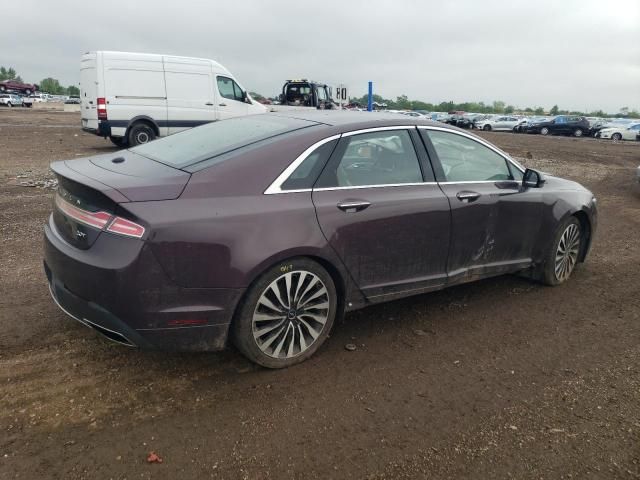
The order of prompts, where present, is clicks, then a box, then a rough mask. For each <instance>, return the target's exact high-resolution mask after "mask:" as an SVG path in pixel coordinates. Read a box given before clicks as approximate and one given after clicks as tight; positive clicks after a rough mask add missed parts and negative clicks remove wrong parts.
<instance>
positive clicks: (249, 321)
mask: <svg viewBox="0 0 640 480" xmlns="http://www.w3.org/2000/svg"><path fill="white" fill-rule="evenodd" d="M300 291H302V293H300ZM276 292H278V293H279V294H278V295H277V294H276ZM287 292H293V302H291V301H290V300H289V296H290V294H288V293H287ZM302 300H304V301H305V302H306V303H303V304H302V305H306V307H305V308H304V309H301V308H300V304H301V301H302ZM309 305H310V306H309ZM337 306H338V298H337V293H336V288H335V285H334V283H333V279H332V278H331V276H330V275H329V274H328V273H327V271H326V270H325V269H324V268H323V267H322V266H320V265H319V264H318V263H316V262H314V261H312V260H310V259H307V258H304V257H296V258H292V259H290V260H287V261H283V262H280V263H279V264H278V265H276V266H274V267H272V268H270V269H269V270H267V271H266V272H265V273H263V274H262V275H261V276H260V278H258V280H257V281H256V282H255V283H254V284H253V285H252V286H251V287H250V288H249V290H247V293H246V294H245V297H244V299H243V301H242V303H241V305H240V307H239V309H238V311H237V312H236V316H235V318H234V320H233V324H232V326H231V328H232V338H233V342H234V344H235V345H236V347H237V348H238V350H240V352H242V354H243V355H244V356H245V357H247V358H248V359H249V360H251V361H252V362H255V363H257V364H258V365H262V366H263V367H267V368H285V367H290V366H292V365H295V364H297V363H300V362H303V361H305V360H306V359H307V358H309V357H311V356H312V355H313V354H314V353H315V352H316V351H317V350H318V348H320V346H321V345H322V344H323V343H324V341H325V340H326V338H327V336H328V335H329V332H330V331H331V327H332V326H333V322H334V320H335V317H336V311H337ZM290 307H291V308H290ZM301 310H302V311H303V313H302V314H301V313H300V312H301ZM310 314H313V315H314V316H313V317H312V316H310Z"/></svg>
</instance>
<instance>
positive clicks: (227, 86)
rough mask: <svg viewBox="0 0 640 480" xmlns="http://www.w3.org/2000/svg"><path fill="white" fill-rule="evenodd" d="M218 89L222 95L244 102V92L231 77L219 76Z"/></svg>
mask: <svg viewBox="0 0 640 480" xmlns="http://www.w3.org/2000/svg"><path fill="white" fill-rule="evenodd" d="M218 91H219V92H220V96H222V97H224V98H228V99H229V100H236V101H238V102H244V92H243V91H242V89H241V88H240V86H239V85H238V84H237V83H236V82H234V81H233V80H232V79H231V78H228V77H218Z"/></svg>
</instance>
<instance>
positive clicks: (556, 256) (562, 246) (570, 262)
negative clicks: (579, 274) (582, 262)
mask: <svg viewBox="0 0 640 480" xmlns="http://www.w3.org/2000/svg"><path fill="white" fill-rule="evenodd" d="M581 245H582V227H581V225H580V221H579V220H578V219H577V218H576V217H573V216H572V217H569V218H568V219H566V220H565V221H564V222H562V224H561V225H560V227H558V230H557V231H556V235H555V237H554V241H553V244H552V245H551V248H550V250H549V252H548V254H547V258H546V260H545V264H544V270H543V281H544V283H546V284H547V285H560V284H561V283H564V282H566V281H567V280H568V279H569V277H570V276H571V273H572V272H573V269H574V268H575V266H576V264H577V263H578V257H579V255H580V247H581Z"/></svg>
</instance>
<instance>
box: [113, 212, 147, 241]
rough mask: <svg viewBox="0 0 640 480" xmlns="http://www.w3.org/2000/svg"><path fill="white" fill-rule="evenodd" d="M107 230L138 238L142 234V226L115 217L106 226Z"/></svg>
mask: <svg viewBox="0 0 640 480" xmlns="http://www.w3.org/2000/svg"><path fill="white" fill-rule="evenodd" d="M107 232H112V233H119V234H120V235H126V236H128V237H136V238H140V237H142V235H144V227H143V226H142V225H138V224H137V223H134V222H132V221H130V220H127V219H125V218H122V217H116V218H114V219H113V222H111V223H110V224H109V226H108V227H107Z"/></svg>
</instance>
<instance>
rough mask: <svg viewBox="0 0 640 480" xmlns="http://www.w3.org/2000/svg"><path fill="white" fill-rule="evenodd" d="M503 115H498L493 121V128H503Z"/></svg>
mask: <svg viewBox="0 0 640 480" xmlns="http://www.w3.org/2000/svg"><path fill="white" fill-rule="evenodd" d="M504 122H505V117H498V118H496V119H495V120H494V122H493V129H494V130H502V129H503V128H504Z"/></svg>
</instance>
